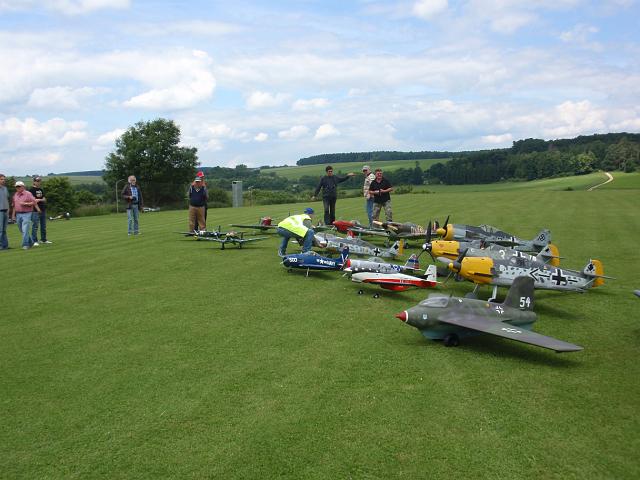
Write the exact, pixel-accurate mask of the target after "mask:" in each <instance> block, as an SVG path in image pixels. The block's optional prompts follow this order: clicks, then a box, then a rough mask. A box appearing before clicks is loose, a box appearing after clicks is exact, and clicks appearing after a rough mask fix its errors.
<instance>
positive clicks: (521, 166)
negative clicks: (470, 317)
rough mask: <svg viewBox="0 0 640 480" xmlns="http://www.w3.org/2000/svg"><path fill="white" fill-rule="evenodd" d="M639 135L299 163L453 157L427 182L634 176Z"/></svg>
mask: <svg viewBox="0 0 640 480" xmlns="http://www.w3.org/2000/svg"><path fill="white" fill-rule="evenodd" d="M639 157H640V134H637V133H606V134H594V135H581V136H578V137H576V138H572V139H559V140H542V139H537V138H527V139H524V140H517V141H515V142H513V146H512V147H510V148H500V149H493V150H479V151H465V152H435V151H421V152H353V153H333V154H331V153H328V154H323V155H314V156H312V157H306V158H301V159H300V160H298V162H297V165H315V164H324V163H331V164H339V163H343V162H364V163H375V162H376V161H383V160H384V161H393V160H414V159H415V160H418V159H427V158H429V159H434V158H435V159H437V158H451V160H450V161H448V162H441V163H436V164H434V165H432V166H431V167H430V168H429V169H428V170H427V171H425V172H424V177H425V180H427V181H428V182H429V183H445V184H451V185H454V184H457V185H460V184H467V183H494V182H499V181H502V180H535V179H540V178H548V177H554V176H562V175H584V174H587V173H590V172H593V171H595V170H622V171H626V172H632V171H634V170H635V169H636V168H638V167H640V158H639Z"/></svg>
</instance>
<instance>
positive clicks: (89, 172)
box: [47, 170, 103, 177]
mask: <svg viewBox="0 0 640 480" xmlns="http://www.w3.org/2000/svg"><path fill="white" fill-rule="evenodd" d="M102 173H103V171H102V170H87V171H85V172H67V173H48V174H47V177H101V176H102Z"/></svg>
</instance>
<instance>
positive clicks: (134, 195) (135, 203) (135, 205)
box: [122, 175, 144, 235]
mask: <svg viewBox="0 0 640 480" xmlns="http://www.w3.org/2000/svg"><path fill="white" fill-rule="evenodd" d="M127 181H128V183H127V184H126V185H125V186H124V188H123V189H122V198H123V199H124V200H126V201H127V220H128V222H127V225H128V230H127V233H128V234H129V235H138V234H139V233H140V232H139V230H138V217H139V216H140V214H141V213H142V212H143V207H144V203H143V201H142V190H140V187H139V186H138V185H137V184H136V177H135V175H129V178H128V179H127Z"/></svg>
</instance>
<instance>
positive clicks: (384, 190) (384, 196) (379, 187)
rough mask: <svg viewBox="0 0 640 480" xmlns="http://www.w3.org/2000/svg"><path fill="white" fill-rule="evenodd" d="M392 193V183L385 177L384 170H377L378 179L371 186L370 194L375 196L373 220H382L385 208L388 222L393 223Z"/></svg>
mask: <svg viewBox="0 0 640 480" xmlns="http://www.w3.org/2000/svg"><path fill="white" fill-rule="evenodd" d="M391 192H393V187H392V186H391V183H390V182H389V180H387V179H386V178H384V177H383V175H382V169H380V168H376V178H375V179H374V180H373V181H372V182H371V184H370V185H369V193H370V194H372V195H373V220H375V221H378V219H379V218H380V210H381V209H383V208H384V214H385V217H386V218H387V222H392V221H393V212H392V211H391V195H390V193H391Z"/></svg>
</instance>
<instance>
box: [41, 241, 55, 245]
mask: <svg viewBox="0 0 640 480" xmlns="http://www.w3.org/2000/svg"><path fill="white" fill-rule="evenodd" d="M40 243H46V244H47V245H51V244H52V243H53V242H50V241H49V240H45V241H44V242H40Z"/></svg>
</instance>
